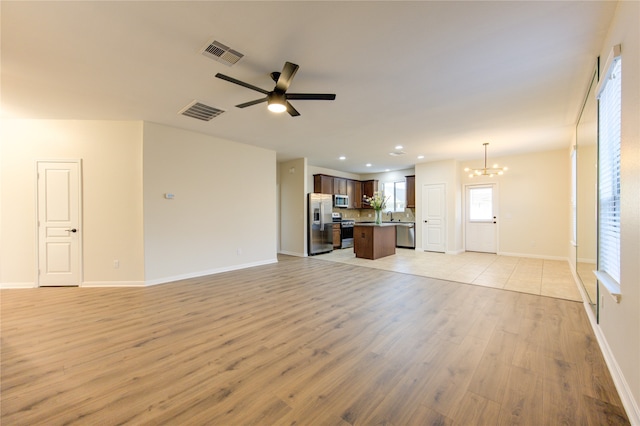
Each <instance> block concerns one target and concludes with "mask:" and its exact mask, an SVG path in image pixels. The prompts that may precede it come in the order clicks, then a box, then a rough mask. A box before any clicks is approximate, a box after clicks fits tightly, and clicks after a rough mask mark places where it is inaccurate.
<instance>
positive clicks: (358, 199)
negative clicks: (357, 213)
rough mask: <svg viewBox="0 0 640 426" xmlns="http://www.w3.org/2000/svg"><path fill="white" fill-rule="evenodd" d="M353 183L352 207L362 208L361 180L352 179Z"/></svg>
mask: <svg viewBox="0 0 640 426" xmlns="http://www.w3.org/2000/svg"><path fill="white" fill-rule="evenodd" d="M354 183H355V185H354V187H355V190H354V196H353V208H354V209H361V208H362V182H360V181H359V180H355V181H354Z"/></svg>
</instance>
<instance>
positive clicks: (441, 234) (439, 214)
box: [422, 183, 446, 253]
mask: <svg viewBox="0 0 640 426" xmlns="http://www.w3.org/2000/svg"><path fill="white" fill-rule="evenodd" d="M422 203H423V208H422V211H423V212H424V213H423V216H422V246H423V250H424V251H435V252H440V253H444V251H445V246H446V226H445V225H446V221H445V214H446V212H445V185H444V183H438V184H432V185H424V186H423V187H422Z"/></svg>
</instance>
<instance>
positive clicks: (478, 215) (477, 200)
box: [469, 187, 493, 221]
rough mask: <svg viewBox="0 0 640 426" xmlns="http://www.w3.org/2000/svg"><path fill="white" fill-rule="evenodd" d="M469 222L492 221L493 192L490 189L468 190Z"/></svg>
mask: <svg viewBox="0 0 640 426" xmlns="http://www.w3.org/2000/svg"><path fill="white" fill-rule="evenodd" d="M469 220H470V221H486V220H493V191H492V188H491V187H485V188H469Z"/></svg>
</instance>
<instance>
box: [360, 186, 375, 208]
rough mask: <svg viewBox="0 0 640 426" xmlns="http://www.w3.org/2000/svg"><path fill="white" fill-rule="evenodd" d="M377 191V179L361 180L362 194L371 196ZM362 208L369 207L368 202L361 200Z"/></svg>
mask: <svg viewBox="0 0 640 426" xmlns="http://www.w3.org/2000/svg"><path fill="white" fill-rule="evenodd" d="M377 191H378V181H377V180H375V179H372V180H363V181H362V195H363V196H367V197H373V193H374V192H377ZM362 208H363V209H370V208H371V206H369V203H367V202H366V201H364V200H362Z"/></svg>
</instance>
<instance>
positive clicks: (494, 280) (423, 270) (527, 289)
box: [314, 248, 582, 301]
mask: <svg viewBox="0 0 640 426" xmlns="http://www.w3.org/2000/svg"><path fill="white" fill-rule="evenodd" d="M314 257H315V258H317V259H324V260H329V261H333V262H341V263H348V264H351V265H358V266H367V267H370V268H378V269H384V270H388V271H395V272H403V273H407V274H414V275H422V276H426V277H431V278H438V279H442V280H448V281H458V282H463V283H467V284H475V285H481V286H485V287H495V288H501V289H505V290H512V291H518V292H521V293H531V294H538V295H542V296H550V297H556V298H559V299H568V300H576V301H582V297H581V295H580V291H579V290H578V287H577V284H576V281H575V280H574V278H573V275H572V274H571V270H570V269H569V263H568V262H566V261H562V260H546V259H533V258H525V257H512V256H499V255H495V254H489V253H474V252H465V253H462V254H457V255H451V254H444V253H433V252H423V251H416V250H412V249H400V248H399V249H396V254H395V255H393V256H387V257H383V258H381V259H377V260H368V259H359V258H356V257H355V255H354V253H353V249H342V250H334V251H332V252H331V253H327V254H321V255H318V256H314Z"/></svg>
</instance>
